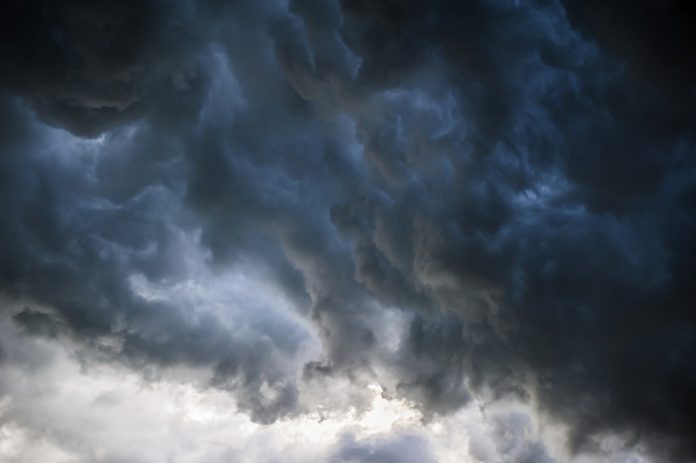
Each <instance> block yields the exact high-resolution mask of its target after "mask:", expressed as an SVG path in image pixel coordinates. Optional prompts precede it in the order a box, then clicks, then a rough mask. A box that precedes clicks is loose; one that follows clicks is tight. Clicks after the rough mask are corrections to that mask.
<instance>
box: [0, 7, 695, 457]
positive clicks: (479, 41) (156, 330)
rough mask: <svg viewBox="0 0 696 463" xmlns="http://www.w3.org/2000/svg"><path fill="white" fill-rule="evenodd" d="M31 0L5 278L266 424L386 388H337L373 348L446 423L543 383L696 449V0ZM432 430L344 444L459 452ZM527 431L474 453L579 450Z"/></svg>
mask: <svg viewBox="0 0 696 463" xmlns="http://www.w3.org/2000/svg"><path fill="white" fill-rule="evenodd" d="M4 9H5V12H4V13H3V14H2V18H3V19H2V22H3V24H2V26H3V27H2V30H3V32H2V35H3V36H2V41H1V43H2V45H1V46H0V47H1V48H0V50H1V54H0V56H1V60H0V63H2V67H3V69H4V72H3V73H2V77H0V83H1V85H2V89H1V90H2V96H1V97H0V112H1V113H2V120H3V121H4V123H3V124H2V126H0V146H1V147H2V149H1V151H0V217H2V219H1V222H0V242H2V243H4V245H3V246H2V247H0V290H1V291H2V293H3V297H4V298H6V300H7V302H6V303H4V304H3V305H4V309H3V310H4V313H5V314H6V316H10V317H12V320H13V323H14V324H15V325H17V326H19V327H20V328H21V330H22V332H23V333H25V335H31V336H38V337H43V338H49V339H53V340H54V341H55V342H59V343H65V342H69V343H75V344H76V345H80V346H84V348H85V349H88V350H90V352H92V354H90V355H96V356H97V358H99V359H100V360H99V361H102V362H107V363H108V362H116V363H118V364H122V365H126V366H127V367H128V368H131V369H134V370H135V371H138V372H140V373H142V374H143V375H144V377H145V378H150V379H152V378H159V379H158V380H161V379H162V378H163V377H164V378H169V379H171V378H173V377H175V378H178V379H180V380H181V379H182V377H184V376H186V375H188V373H186V374H184V373H182V370H181V369H184V370H186V369H193V370H195V371H196V373H195V375H194V376H195V377H196V381H195V383H196V387H199V388H202V389H203V390H219V391H229V393H230V394H231V395H232V396H233V397H234V398H235V400H236V403H237V404H238V407H239V409H240V410H242V411H243V412H245V413H248V414H249V416H250V417H251V419H252V420H253V421H254V422H257V423H262V424H265V425H270V424H271V423H274V422H276V421H277V420H279V419H281V420H282V419H295V418H297V419H300V418H298V417H302V416H304V415H305V414H307V413H315V412H317V410H326V409H330V410H349V409H351V407H352V408H353V409H358V410H365V409H367V408H369V407H371V406H372V405H370V403H371V402H370V401H369V400H368V399H366V398H365V396H364V395H361V394H353V393H351V394H349V395H348V396H346V397H339V395H340V394H341V393H342V392H341V391H344V390H346V391H347V390H352V389H350V388H348V389H344V388H343V387H340V388H338V389H337V391H336V394H328V396H327V395H326V394H322V393H321V392H317V391H320V390H322V388H326V387H327V386H328V385H331V384H335V383H336V382H337V381H338V382H340V381H342V380H344V379H346V378H347V380H348V383H349V384H351V385H352V386H351V387H358V388H360V387H364V386H366V385H368V384H380V385H381V386H380V387H381V388H382V391H383V392H382V394H383V395H384V396H385V397H388V398H390V400H405V401H407V402H408V403H410V404H413V406H414V407H416V408H417V409H418V410H419V413H422V416H423V419H424V420H426V421H427V420H436V419H440V418H442V417H448V416H451V415H453V414H455V413H456V412H457V411H458V410H459V409H460V408H461V407H464V406H471V404H472V403H473V402H474V401H476V400H481V397H485V400H486V401H488V402H490V403H496V402H497V401H505V400H515V401H517V402H520V403H524V404H527V406H528V407H531V409H533V410H535V413H537V414H538V415H539V417H540V418H539V419H540V420H548V422H550V423H555V424H556V426H558V427H563V428H564V429H567V431H568V432H567V436H568V439H567V444H568V447H569V449H570V451H571V453H574V454H576V456H579V457H581V456H582V455H601V456H600V457H598V458H604V459H608V458H617V459H618V458H623V457H622V456H621V455H624V453H622V452H624V451H628V450H630V449H631V448H641V449H646V450H645V451H646V452H647V453H646V454H650V455H651V458H654V459H655V460H654V461H689V459H693V458H696V448H694V444H693V437H692V436H693V435H696V418H694V417H695V416H696V413H694V412H696V402H695V400H696V399H694V397H696V368H694V365H696V316H695V315H694V312H693V307H696V297H695V293H694V290H693V288H694V287H696V281H694V275H696V245H695V244H694V240H693V239H692V236H694V235H695V234H696V219H695V217H696V211H695V210H694V208H695V205H696V202H695V201H694V199H695V198H696V161H694V156H693V153H694V149H695V148H696V145H695V143H696V139H695V135H696V130H695V129H696V127H694V124H696V117H694V116H696V114H695V109H696V92H695V91H694V87H693V84H692V82H693V79H692V78H690V77H693V76H694V73H695V71H694V69H696V67H695V66H694V62H693V57H692V55H693V54H692V53H690V51H689V50H688V47H687V46H686V43H687V40H686V39H688V37H689V36H690V35H693V34H692V32H691V30H690V29H689V27H688V18H692V17H693V15H692V13H691V12H690V11H688V8H686V7H685V6H684V5H683V4H681V3H678V2H674V3H669V2H668V3H665V4H664V6H659V7H658V6H656V5H653V4H652V3H651V2H639V3H638V4H637V5H636V7H635V9H632V10H630V11H625V10H624V7H618V6H615V5H613V4H611V3H606V2H573V1H567V2H559V1H533V2H515V1H507V0H498V1H493V0H476V1H469V2H463V3H458V4H456V5H455V4H453V2H446V1H441V2H440V1H434V2H416V1H398V2H397V1H391V0H387V1H381V2H369V1H360V0H346V1H342V2H340V3H339V2H335V1H329V0H326V1H323V0H322V1H304V0H296V1H295V0H293V1H290V2H284V1H268V2H229V3H228V2H217V1H213V0H210V1H180V2H173V3H172V2H159V1H147V2H115V1H114V2H102V3H99V4H91V3H88V2H81V1H65V2H42V1H36V2H15V1H11V2H9V3H8V4H7V5H6V6H5V7H4ZM624 13H625V14H624ZM611 18H619V19H620V20H617V21H616V24H614V21H613V20H612V19H611ZM648 22H650V23H651V24H653V23H654V26H653V27H651V28H650V29H649V32H647V33H644V32H643V31H645V25H646V24H647V23H648ZM56 340H57V341H56ZM5 350H7V348H6V347H2V349H1V350H0V354H2V353H3V352H4V351H5ZM12 352H16V351H14V350H13V351H12ZM7 355H8V356H9V357H8V358H9V359H10V360H7V362H10V363H11V362H16V361H17V360H16V353H15V354H12V355H10V354H7ZM13 355H14V356H13ZM0 358H2V357H0ZM182 375H183V376H182ZM152 380H153V381H154V380H155V379H152ZM8 390H13V389H12V388H9V389H8ZM8 394H9V393H8ZM9 397H10V400H11V399H12V396H11V394H10V395H9ZM482 407H484V406H483V405H482ZM484 408H485V407H484ZM0 410H1V409H0ZM0 413H1V411H0ZM442 419H445V418H442ZM525 423H526V421H525V419H524V418H522V417H521V415H515V414H509V415H505V417H504V418H500V420H499V421H496V424H495V425H493V427H494V428H495V429H496V430H497V431H495V432H493V433H492V435H500V436H510V435H512V436H521V435H524V432H525V431H524V429H526V427H527V426H528V425H527V424H525ZM467 432H469V431H467ZM608 435H612V436H622V437H621V440H622V442H623V444H622V446H623V447H621V446H619V447H621V448H614V447H612V448H611V449H610V450H607V447H606V440H605V437H606V436H608ZM423 439H424V438H423V437H422V436H420V435H418V434H417V433H416V434H413V433H410V434H409V433H395V434H393V435H389V436H380V437H372V438H367V437H365V438H363V437H356V436H354V435H351V434H350V433H347V434H345V435H344V436H343V437H342V438H341V440H340V441H339V442H337V443H336V448H335V449H333V450H332V451H329V452H327V453H326V454H325V456H324V457H322V458H326V459H328V460H327V461H375V462H377V461H379V462H382V461H384V462H388V461H410V460H408V459H407V458H411V459H412V460H413V461H438V458H440V457H438V456H437V455H438V454H437V452H436V451H435V450H432V449H430V448H429V446H428V444H427V442H426V441H425V440H423ZM501 439H502V437H501ZM520 439H521V441H519V442H517V441H514V442H513V441H510V442H508V444H501V443H496V444H491V445H493V446H494V447H495V449H496V450H495V452H492V451H488V450H486V446H485V445H484V444H480V443H478V444H476V445H473V444H472V447H471V449H473V451H472V452H471V454H472V455H473V458H477V459H479V460H480V461H498V460H496V458H498V459H502V461H520V462H522V461H530V462H531V461H534V462H544V461H553V460H554V458H559V457H558V456H557V455H556V456H554V455H552V454H553V452H552V451H551V450H549V449H548V448H547V447H551V445H550V444H549V443H548V442H546V444H549V445H545V443H544V442H543V441H542V440H539V439H531V440H529V439H526V440H525V439H524V438H522V437H520ZM494 440H495V439H494ZM513 440H514V439H513ZM500 442H502V441H500ZM505 445H509V446H510V449H511V450H510V451H509V453H508V454H507V456H505V455H506V453H505V450H504V449H505ZM477 446H478V447H477ZM477 448H478V449H479V450H476V449H477ZM471 449H470V450H471ZM627 449H628V450H627ZM477 452H478V453H477ZM405 455H408V456H405ZM477 455H478V456H477ZM143 458H146V457H143ZM239 458H241V457H239ZM145 461H149V460H147V459H146V460H145ZM617 461H618V460H617Z"/></svg>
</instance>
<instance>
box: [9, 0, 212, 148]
mask: <svg viewBox="0 0 696 463" xmlns="http://www.w3.org/2000/svg"><path fill="white" fill-rule="evenodd" d="M2 8H3V14H2V18H3V19H2V45H1V47H2V49H1V50H0V56H2V62H1V63H0V65H1V66H2V69H3V70H4V72H3V73H2V74H3V75H2V85H3V87H4V88H5V90H9V91H11V92H13V93H16V94H19V95H22V96H24V97H26V99H27V101H28V102H29V103H30V104H31V105H32V107H33V108H34V109H35V110H36V112H37V114H38V115H39V116H40V117H41V119H42V120H43V121H44V122H46V123H48V124H51V125H55V126H58V127H63V128H66V129H68V130H70V131H72V132H73V133H76V134H79V135H84V136H96V135H98V134H99V133H100V132H102V131H104V130H107V129H109V128H111V127H113V126H114V125H116V124H119V123H124V122H128V121H132V120H134V119H137V118H139V117H143V116H145V115H148V116H151V115H152V114H159V115H161V116H162V117H165V118H169V117H172V115H175V114H179V113H188V114H190V115H191V116H195V111H196V105H197V102H198V100H199V95H200V93H201V91H202V90H203V88H204V85H205V80H206V77H207V76H206V75H205V70H204V68H203V67H202V66H200V63H198V62H197V57H196V53H195V52H196V46H197V45H198V44H199V43H200V41H201V40H202V37H201V30H203V29H200V28H198V27H197V25H196V24H192V23H191V21H190V19H191V18H192V15H193V5H189V4H187V3H186V2H160V1H149V0H148V1H145V2H140V1H126V2H121V1H107V2H100V3H98V4H93V3H90V2H83V1H79V0H76V1H66V2H51V1H32V2H24V1H14V0H12V1H10V2H7V3H6V4H4V5H3V7H2Z"/></svg>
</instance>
